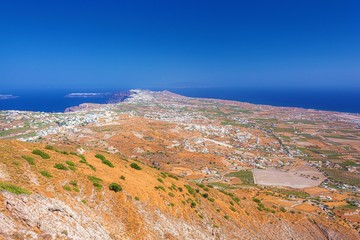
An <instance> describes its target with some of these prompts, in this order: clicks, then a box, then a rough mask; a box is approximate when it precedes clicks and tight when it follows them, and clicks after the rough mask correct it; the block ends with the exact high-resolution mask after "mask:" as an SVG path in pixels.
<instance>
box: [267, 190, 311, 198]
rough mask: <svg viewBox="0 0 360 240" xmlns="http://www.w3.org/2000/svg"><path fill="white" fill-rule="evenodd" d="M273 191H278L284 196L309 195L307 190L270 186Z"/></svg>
mask: <svg viewBox="0 0 360 240" xmlns="http://www.w3.org/2000/svg"><path fill="white" fill-rule="evenodd" d="M270 190H271V191H273V192H276V193H280V194H283V195H285V196H286V197H290V196H294V197H296V198H307V197H309V196H310V195H309V194H308V193H307V192H304V191H301V190H296V189H287V188H271V189H270Z"/></svg>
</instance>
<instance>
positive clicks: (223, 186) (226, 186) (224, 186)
mask: <svg viewBox="0 0 360 240" xmlns="http://www.w3.org/2000/svg"><path fill="white" fill-rule="evenodd" d="M208 187H210V188H219V189H229V188H230V186H229V184H226V183H222V182H212V183H209V184H208Z"/></svg>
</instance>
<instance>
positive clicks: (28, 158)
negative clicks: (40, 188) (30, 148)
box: [21, 156, 35, 165]
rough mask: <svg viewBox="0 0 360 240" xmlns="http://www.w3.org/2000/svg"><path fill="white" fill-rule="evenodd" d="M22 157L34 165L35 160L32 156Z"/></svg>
mask: <svg viewBox="0 0 360 240" xmlns="http://www.w3.org/2000/svg"><path fill="white" fill-rule="evenodd" d="M21 157H22V158H23V159H25V160H26V161H27V162H28V163H29V164H30V165H35V161H34V159H33V158H32V157H29V156H21Z"/></svg>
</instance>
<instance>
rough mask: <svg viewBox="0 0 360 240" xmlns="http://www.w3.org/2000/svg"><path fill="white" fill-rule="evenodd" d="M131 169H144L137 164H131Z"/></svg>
mask: <svg viewBox="0 0 360 240" xmlns="http://www.w3.org/2000/svg"><path fill="white" fill-rule="evenodd" d="M130 167H132V168H134V169H136V170H141V169H142V168H141V167H140V166H139V165H137V164H136V163H131V164H130Z"/></svg>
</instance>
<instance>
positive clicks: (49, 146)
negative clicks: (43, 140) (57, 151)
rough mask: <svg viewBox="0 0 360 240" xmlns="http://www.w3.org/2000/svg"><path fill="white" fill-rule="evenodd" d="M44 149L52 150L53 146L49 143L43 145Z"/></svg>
mask: <svg viewBox="0 0 360 240" xmlns="http://www.w3.org/2000/svg"><path fill="white" fill-rule="evenodd" d="M45 149H48V150H54V146H51V145H46V146H45Z"/></svg>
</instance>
